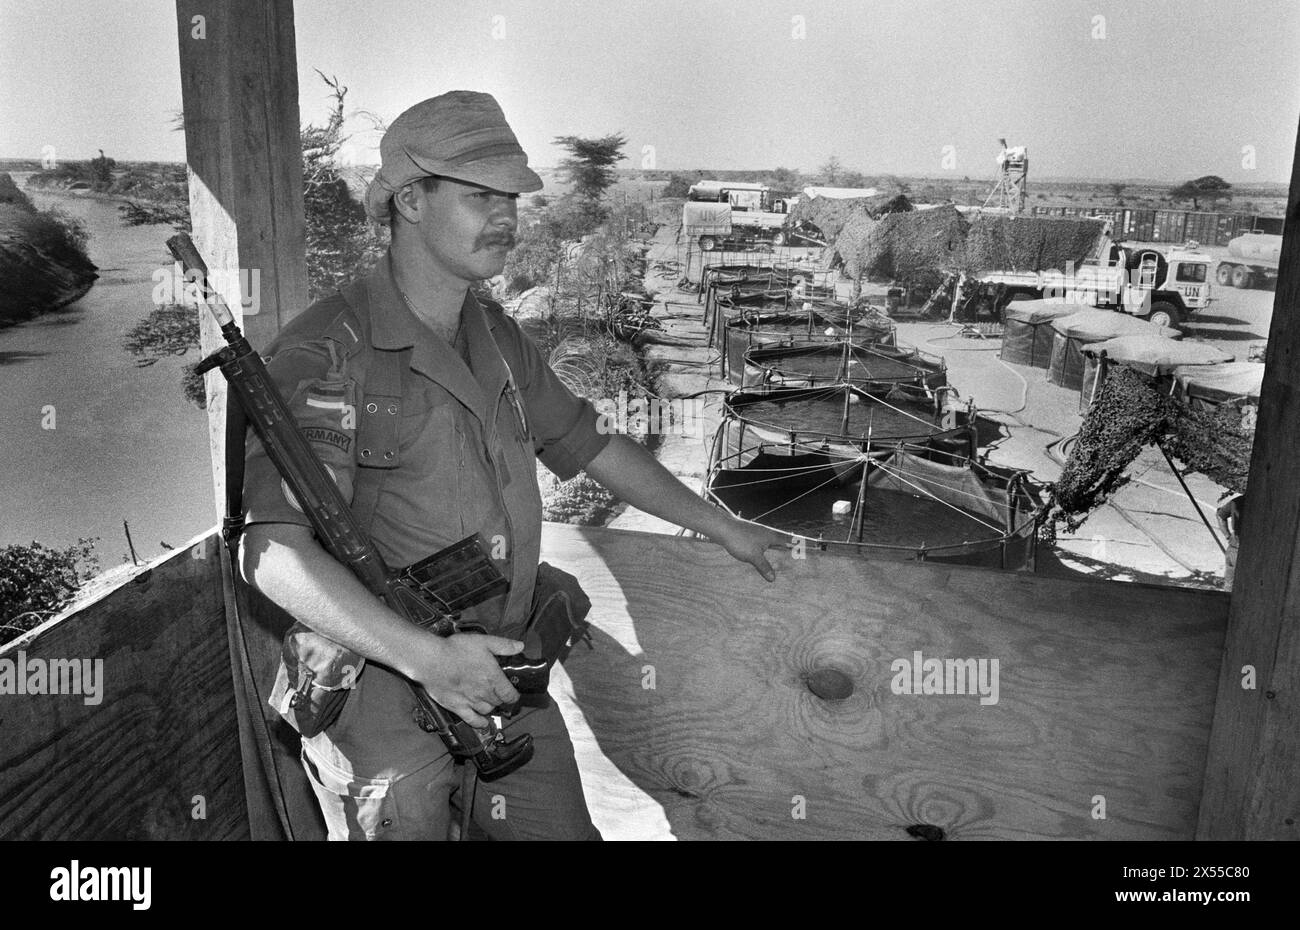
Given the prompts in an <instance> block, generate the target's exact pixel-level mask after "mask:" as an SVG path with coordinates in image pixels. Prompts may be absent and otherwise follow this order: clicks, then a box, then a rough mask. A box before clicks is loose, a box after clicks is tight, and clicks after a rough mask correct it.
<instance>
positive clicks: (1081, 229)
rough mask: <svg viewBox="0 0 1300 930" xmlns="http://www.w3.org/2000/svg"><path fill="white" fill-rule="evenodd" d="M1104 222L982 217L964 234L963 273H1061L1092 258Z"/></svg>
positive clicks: (1054, 218)
mask: <svg viewBox="0 0 1300 930" xmlns="http://www.w3.org/2000/svg"><path fill="white" fill-rule="evenodd" d="M1105 225H1106V221H1105V220H1099V219H1093V218H1091V217H1048V216H1006V215H1002V214H996V213H980V214H977V215H976V216H975V217H974V219H973V220H972V221H971V225H970V230H969V231H968V232H967V233H966V261H965V271H966V272H967V273H968V274H978V273H981V272H986V271H1048V270H1051V269H1055V270H1057V271H1065V269H1066V267H1067V266H1068V265H1069V264H1070V263H1073V264H1074V265H1075V266H1076V267H1077V266H1078V265H1082V264H1083V262H1084V260H1085V259H1088V258H1090V257H1093V256H1094V255H1095V254H1096V249H1097V240H1098V238H1099V237H1100V236H1101V232H1102V229H1103V228H1105Z"/></svg>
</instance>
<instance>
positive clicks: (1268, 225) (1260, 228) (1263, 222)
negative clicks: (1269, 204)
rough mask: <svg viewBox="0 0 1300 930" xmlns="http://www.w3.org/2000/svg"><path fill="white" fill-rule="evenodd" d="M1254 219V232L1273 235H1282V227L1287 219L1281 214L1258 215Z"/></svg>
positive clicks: (1252, 228)
mask: <svg viewBox="0 0 1300 930" xmlns="http://www.w3.org/2000/svg"><path fill="white" fill-rule="evenodd" d="M1254 219H1255V222H1254V224H1253V225H1252V226H1251V231H1252V232H1261V233H1268V234H1269V235H1272V236H1280V235H1282V229H1283V227H1284V226H1285V225H1286V219H1285V218H1284V217H1281V216H1256V217H1255V218H1254Z"/></svg>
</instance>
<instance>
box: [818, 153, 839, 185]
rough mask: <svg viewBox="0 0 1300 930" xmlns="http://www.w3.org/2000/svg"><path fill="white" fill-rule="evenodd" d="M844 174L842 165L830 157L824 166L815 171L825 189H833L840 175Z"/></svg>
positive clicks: (836, 159) (833, 157)
mask: <svg viewBox="0 0 1300 930" xmlns="http://www.w3.org/2000/svg"><path fill="white" fill-rule="evenodd" d="M843 173H844V163H843V162H841V161H840V160H839V159H838V158H836V157H835V156H834V155H832V156H831V157H830V158H828V159H826V164H824V165H822V166H821V167H820V168H818V169H817V174H818V175H819V176H820V177H821V179H822V183H823V184H825V185H826V186H827V187H834V186H835V184H836V182H838V181H839V179H840V175H841V174H843Z"/></svg>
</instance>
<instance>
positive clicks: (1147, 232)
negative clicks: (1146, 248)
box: [1124, 210, 1156, 242]
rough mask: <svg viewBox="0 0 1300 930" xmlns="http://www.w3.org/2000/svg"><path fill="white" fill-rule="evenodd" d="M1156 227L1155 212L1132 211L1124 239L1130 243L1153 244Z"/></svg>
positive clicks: (1125, 228)
mask: <svg viewBox="0 0 1300 930" xmlns="http://www.w3.org/2000/svg"><path fill="white" fill-rule="evenodd" d="M1155 226H1156V211H1155V210H1130V211H1129V215H1128V222H1127V224H1126V225H1125V227H1124V238H1125V239H1127V240H1128V241H1130V242H1153V241H1155V239H1154V233H1155Z"/></svg>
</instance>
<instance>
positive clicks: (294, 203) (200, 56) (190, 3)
mask: <svg viewBox="0 0 1300 930" xmlns="http://www.w3.org/2000/svg"><path fill="white" fill-rule="evenodd" d="M176 14H177V29H178V41H179V43H180V65H181V92H182V97H183V107H184V113H185V149H186V161H187V163H188V165H189V187H190V218H191V223H192V228H193V238H194V242H195V244H196V245H197V246H198V248H199V251H200V252H201V253H202V254H203V257H204V259H205V260H206V262H207V265H208V268H209V269H211V270H212V271H213V272H214V273H217V272H220V273H223V274H224V275H225V278H224V279H223V280H222V281H219V282H218V283H219V284H225V286H224V287H221V290H222V293H223V296H224V297H225V298H226V302H227V303H228V304H229V305H230V306H231V307H232V308H236V314H237V316H240V317H241V325H242V327H243V330H244V334H245V335H246V336H248V339H249V341H250V342H251V343H252V344H253V345H254V346H256V347H259V348H261V347H264V346H266V345H267V343H269V342H270V341H271V339H272V338H274V336H275V334H276V333H277V332H279V331H280V329H281V328H282V327H283V325H284V324H285V323H287V322H288V321H289V319H291V318H292V317H293V316H294V315H296V314H297V313H300V312H301V311H302V310H304V309H306V307H307V303H308V299H307V266H306V253H305V243H306V232H305V224H304V216H303V189H302V147H301V144H300V141H299V140H300V135H299V116H298V72H297V56H296V53H295V48H294V28H293V3H292V2H291V0H275V2H269V0H177V3H176ZM235 282H240V286H239V292H238V293H237V292H236V287H235V286H232V285H234V284H235ZM241 297H242V298H243V305H242V308H241V303H240V298H241ZM200 325H201V328H202V333H201V339H202V346H203V351H204V353H205V354H206V353H207V352H210V351H212V350H213V349H215V348H217V347H219V346H220V345H222V344H223V342H222V340H221V337H220V335H219V333H218V331H217V328H216V326H215V324H214V323H213V321H212V319H211V317H210V315H209V314H208V313H207V311H205V310H204V311H201V323H200ZM225 394H226V392H225V381H224V380H223V379H222V377H221V375H220V374H218V373H216V372H213V373H211V374H209V375H208V378H207V396H208V412H209V436H210V438H211V448H212V457H213V458H212V469H213V476H214V484H215V486H216V505H217V512H218V513H221V512H222V510H223V508H224V501H225V498H224V495H225V490H224V489H225V480H224V475H223V471H224V468H223V461H224V437H223V431H224V428H225V426H224V424H225V403H226V397H225Z"/></svg>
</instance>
